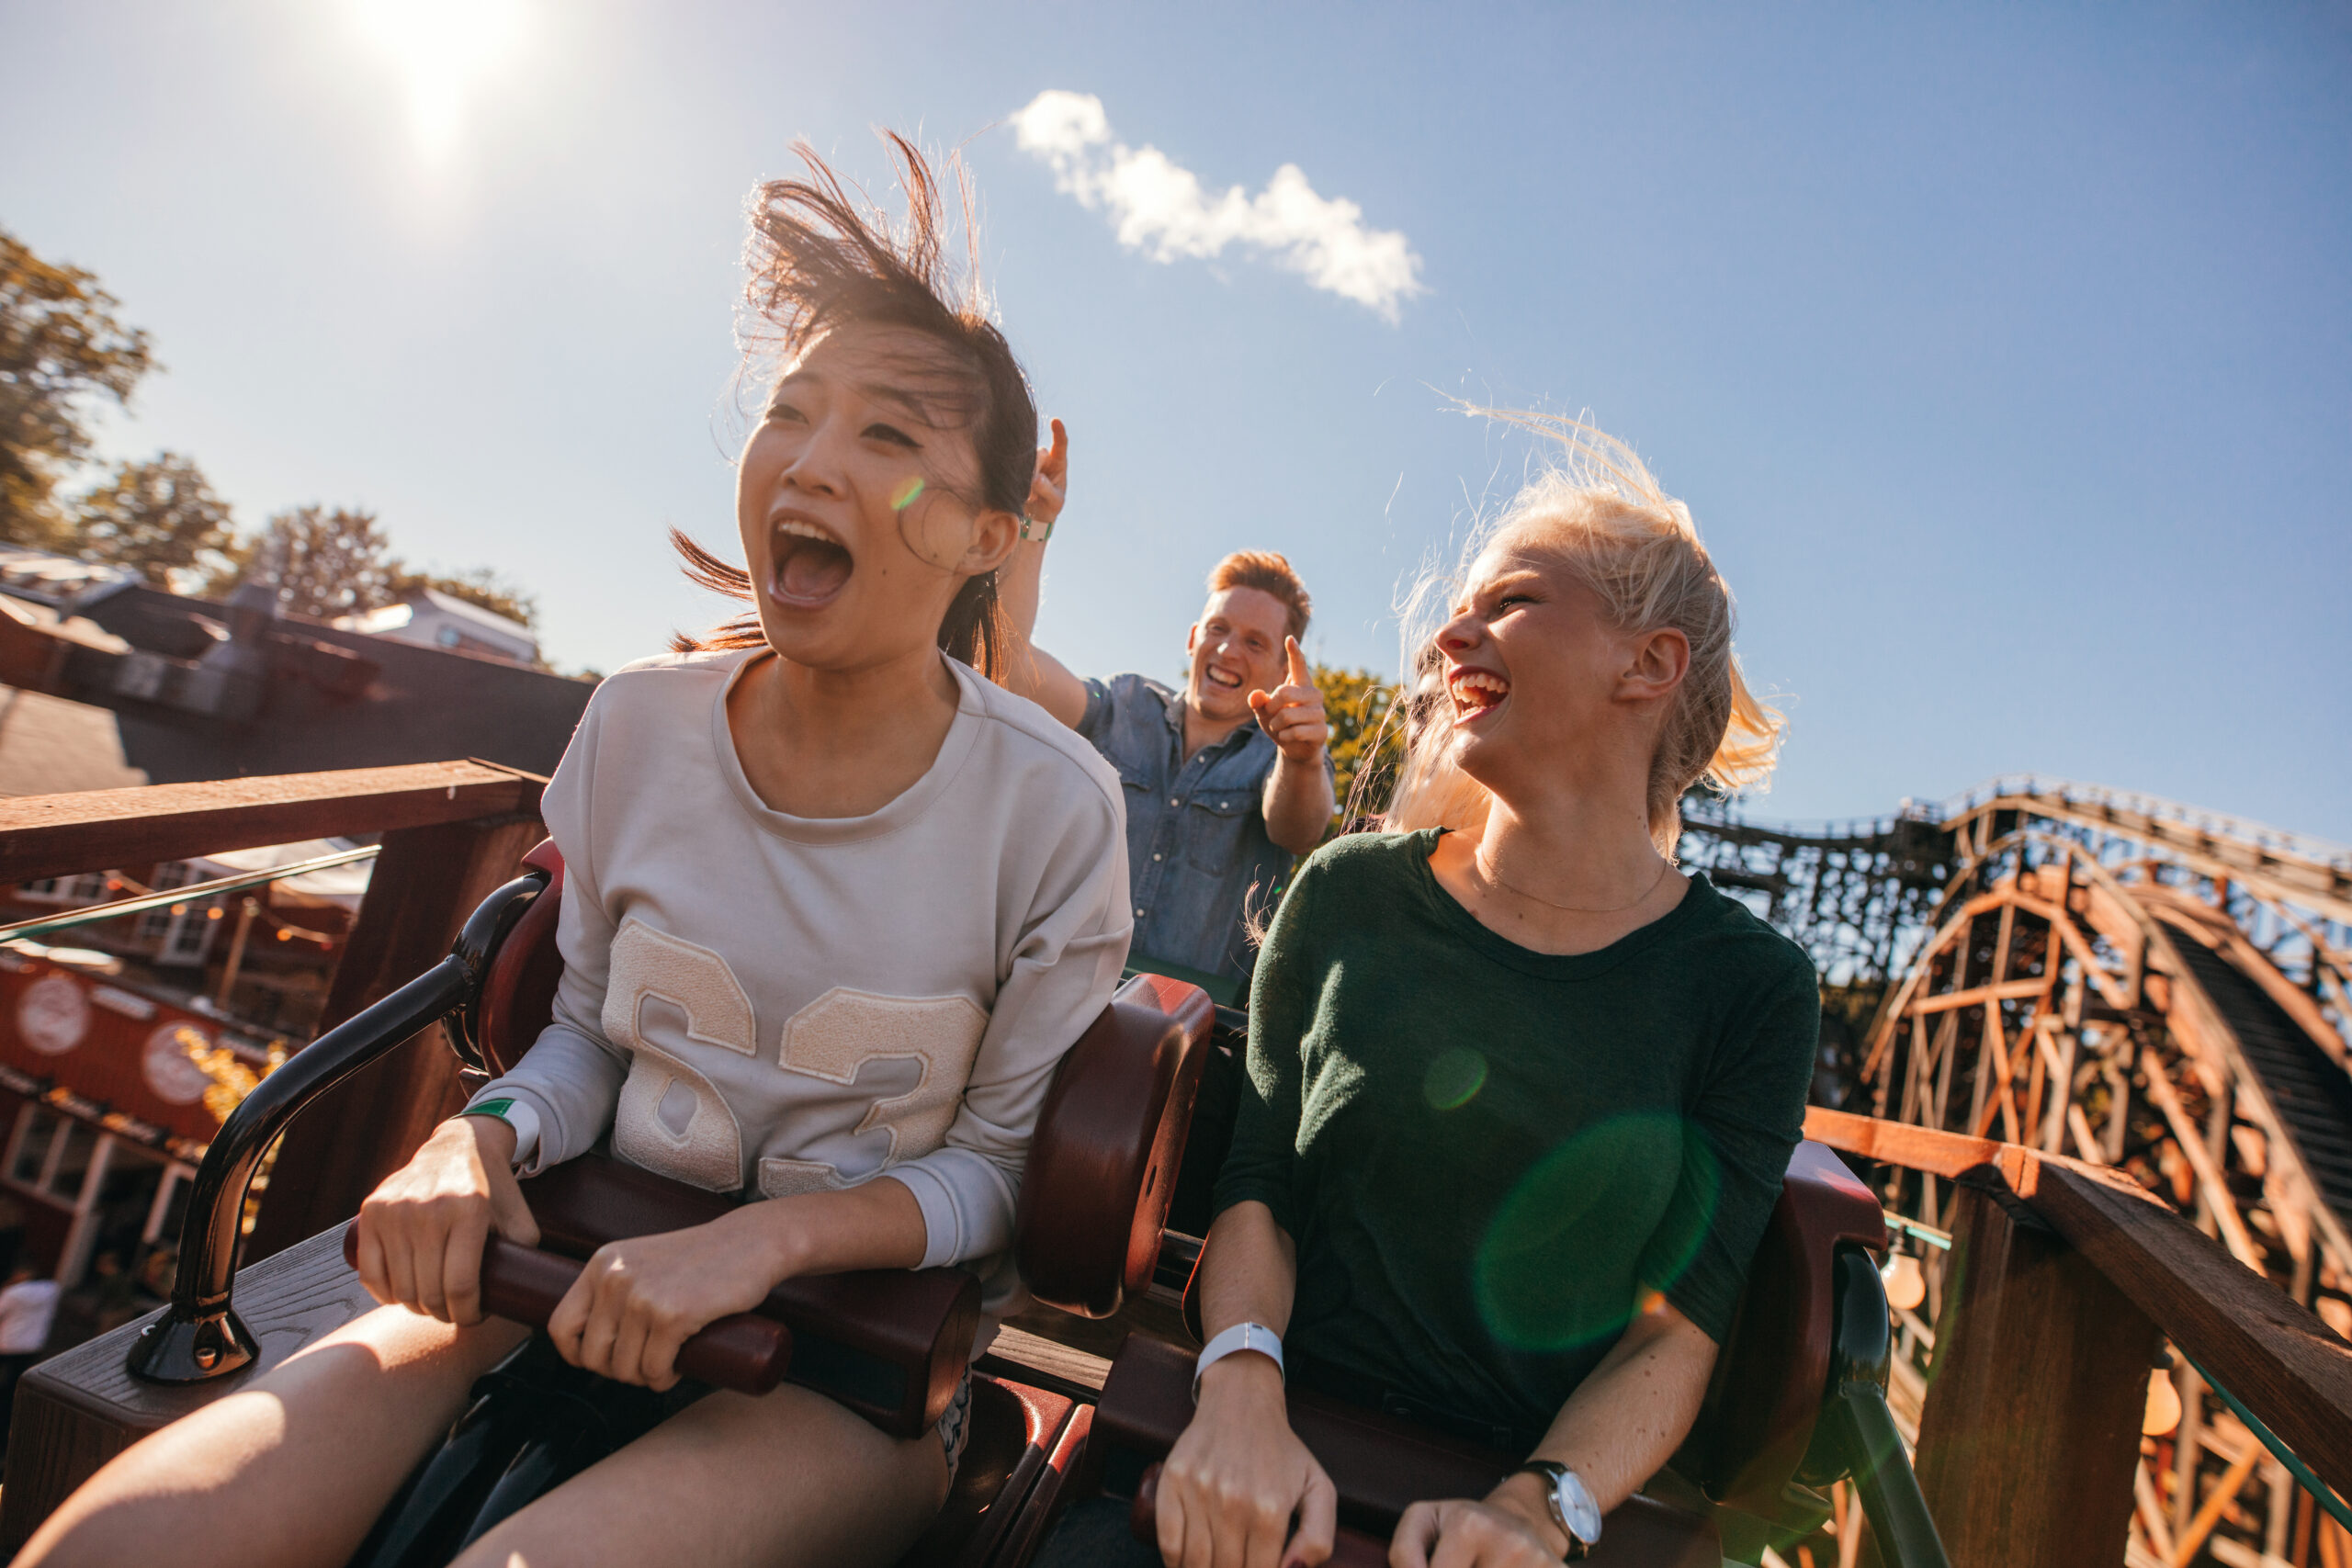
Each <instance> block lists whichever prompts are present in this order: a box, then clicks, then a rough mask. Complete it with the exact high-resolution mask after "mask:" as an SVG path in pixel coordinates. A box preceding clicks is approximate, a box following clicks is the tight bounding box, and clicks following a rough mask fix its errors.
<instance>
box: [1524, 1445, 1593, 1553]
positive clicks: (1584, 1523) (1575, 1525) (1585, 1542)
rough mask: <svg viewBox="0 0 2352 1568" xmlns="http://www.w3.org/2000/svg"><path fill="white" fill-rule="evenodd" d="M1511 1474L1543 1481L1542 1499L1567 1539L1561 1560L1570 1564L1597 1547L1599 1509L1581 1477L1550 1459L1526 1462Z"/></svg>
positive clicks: (1590, 1489) (1590, 1490)
mask: <svg viewBox="0 0 2352 1568" xmlns="http://www.w3.org/2000/svg"><path fill="white" fill-rule="evenodd" d="M1514 1473H1523V1474H1527V1475H1540V1476H1542V1477H1543V1478H1544V1501H1545V1502H1547V1503H1549V1504H1550V1505H1551V1506H1552V1522H1553V1523H1554V1524H1555V1525H1557V1526H1559V1527H1560V1533H1561V1534H1562V1535H1564V1536H1566V1537H1567V1538H1568V1550H1567V1552H1566V1555H1565V1557H1564V1558H1563V1561H1565V1562H1575V1561H1576V1560H1577V1558H1579V1557H1582V1556H1584V1555H1585V1554H1586V1553H1587V1552H1589V1551H1591V1550H1592V1549H1593V1548H1594V1547H1596V1546H1598V1545H1600V1505H1599V1504H1598V1503H1595V1502H1594V1501H1593V1500H1592V1488H1590V1487H1589V1486H1587V1485H1586V1484H1585V1483H1584V1477H1583V1476H1581V1475H1578V1474H1577V1472H1575V1471H1573V1470H1570V1469H1569V1468H1568V1467H1567V1466H1566V1465H1565V1464H1562V1463H1561V1462H1560V1461H1557V1460H1549V1459H1532V1460H1529V1461H1527V1462H1526V1463H1525V1464H1522V1465H1521V1466H1520V1467H1519V1470H1518V1471H1517V1472H1514Z"/></svg>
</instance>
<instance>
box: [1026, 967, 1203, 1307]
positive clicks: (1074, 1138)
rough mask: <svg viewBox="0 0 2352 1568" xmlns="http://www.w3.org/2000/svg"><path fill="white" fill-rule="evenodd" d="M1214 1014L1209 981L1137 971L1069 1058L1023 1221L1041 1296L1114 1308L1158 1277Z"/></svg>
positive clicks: (1031, 1274) (1036, 1157)
mask: <svg viewBox="0 0 2352 1568" xmlns="http://www.w3.org/2000/svg"><path fill="white" fill-rule="evenodd" d="M1215 1013H1216V1010H1215V1008H1214V1007H1213V1006H1212V1005H1211V1004H1210V1002H1209V998H1208V993H1207V992H1205V991H1204V990H1202V989H1201V988H1200V987H1198V986H1193V985H1187V984H1186V983H1185V982H1183V981H1182V980H1170V979H1168V978H1166V977H1164V976H1159V975H1138V976H1136V977H1135V978H1133V979H1131V980H1129V981H1128V982H1127V983H1126V984H1125V985H1124V986H1122V987H1119V990H1118V994H1117V995H1116V996H1114V997H1113V998H1111V1005H1110V1006H1109V1007H1107V1008H1105V1009H1103V1013H1102V1016H1101V1017H1099V1018H1097V1019H1096V1020H1095V1021H1094V1022H1093V1024H1092V1025H1091V1027H1090V1028H1088V1030H1087V1031H1086V1032H1085V1033H1084V1034H1083V1035H1080V1037H1079V1042H1078V1043H1077V1044H1076V1045H1074V1046H1072V1047H1071V1048H1070V1052H1069V1055H1067V1056H1065V1057H1063V1058H1062V1065H1061V1067H1060V1069H1059V1070H1058V1071H1057V1072H1056V1074H1055V1075H1054V1084H1053V1088H1052V1089H1049V1090H1047V1091H1046V1106H1045V1110H1044V1111H1043V1113H1042V1114H1040V1115H1039V1117H1038V1119H1037V1135H1036V1138H1035V1141H1034V1142H1032V1143H1031V1144H1030V1145H1029V1164H1028V1168H1027V1169H1026V1171H1024V1172H1023V1176H1022V1179H1021V1206H1020V1210H1019V1213H1018V1215H1017V1217H1016V1219H1015V1221H1014V1228H1013V1247H1014V1253H1015V1256H1016V1257H1017V1258H1019V1260H1020V1263H1021V1272H1022V1276H1023V1279H1025V1280H1027V1281H1028V1284H1029V1289H1030V1290H1031V1292H1034V1293H1035V1295H1036V1297H1037V1299H1038V1300H1040V1301H1042V1302H1046V1303H1050V1304H1052V1305H1054V1306H1057V1307H1060V1308H1061V1309H1062V1310H1063V1311H1065V1312H1073V1313H1077V1314H1080V1316H1083V1317H1108V1316H1110V1315H1111V1314H1113V1313H1114V1312H1116V1311H1118V1310H1119V1305H1120V1303H1122V1302H1123V1301H1124V1300H1125V1298H1126V1295H1127V1293H1128V1292H1132V1291H1139V1290H1142V1289H1143V1288H1144V1287H1145V1286H1146V1285H1147V1284H1148V1283H1149V1282H1150V1280H1151V1273H1152V1269H1153V1267H1154V1265H1155V1264H1157V1263H1158V1261H1159V1233H1160V1227H1161V1226H1162V1224H1165V1223H1166V1221H1167V1218H1168V1204H1169V1201H1170V1199H1172V1198H1174V1197H1175V1195H1176V1172H1177V1169H1178V1168H1179V1167H1180V1166H1181V1165H1182V1162H1183V1157H1184V1136H1185V1134H1186V1132H1187V1131H1188V1130H1189V1129H1190V1128H1191V1126H1192V1122H1193V1098H1194V1097H1195V1096H1196V1095H1197V1094H1198V1093H1199V1092H1200V1087H1201V1070H1202V1067H1203V1066H1204V1064H1205V1063H1206V1062H1207V1060H1208V1055H1209V1029H1210V1026H1211V1024H1212V1023H1214V1021H1215Z"/></svg>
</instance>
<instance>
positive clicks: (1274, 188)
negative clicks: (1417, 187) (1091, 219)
mask: <svg viewBox="0 0 2352 1568" xmlns="http://www.w3.org/2000/svg"><path fill="white" fill-rule="evenodd" d="M1012 128H1013V130H1014V133H1015V134H1016V135H1017V136H1018V137H1019V138H1020V141H1021V150H1022V151H1023V152H1029V153H1033V154H1035V156H1037V157H1040V158H1043V159H1044V160H1045V161H1046V163H1048V164H1052V165H1053V170H1054V184H1055V185H1056V186H1057V187H1058V188H1060V189H1061V190H1063V191H1065V192H1067V193H1068V194H1069V195H1071V196H1074V197H1078V199H1079V203H1080V205H1081V206H1084V207H1088V208H1102V209H1107V211H1108V213H1109V215H1110V219H1111V226H1112V228H1113V229H1114V230H1115V231H1117V233H1118V236H1119V243H1121V244H1123V245H1125V246H1126V247H1128V248H1129V249H1130V250H1137V251H1141V252H1143V253H1144V254H1147V255H1148V256H1150V257H1151V258H1152V260H1154V261H1160V262H1172V261H1174V260H1176V259H1177V258H1178V257H1180V256H1192V257H1196V258H1200V259H1207V258H1209V257H1213V256H1216V255H1218V254H1222V253H1223V252H1224V251H1225V249H1226V247H1227V246H1228V245H1234V244H1239V245H1244V246H1247V247H1250V249H1253V250H1257V251H1261V252H1263V253H1264V254H1266V255H1268V256H1269V257H1270V258H1272V261H1273V262H1274V263H1275V265H1279V266H1283V267H1287V268H1289V269H1290V270H1291V271H1293V272H1296V273H1301V274H1304V275H1305V276H1306V281H1307V282H1308V283H1310V284H1312V285H1313V286H1314V287H1316V288H1320V289H1323V290H1324V291H1326V292H1327V293H1331V294H1337V295H1339V296H1340V298H1341V299H1352V300H1354V301H1355V302H1356V303H1357V304H1359V305H1363V306H1364V307H1366V308H1368V309H1370V310H1374V311H1376V312H1378V314H1379V315H1380V316H1381V318H1382V319H1383V320H1385V321H1388V322H1390V323H1391V324H1394V323H1395V322H1396V321H1397V306H1398V305H1399V304H1400V303H1401V302H1402V301H1404V300H1406V299H1411V298H1412V297H1413V296H1414V295H1416V294H1419V293H1420V292H1421V291H1422V289H1421V281H1420V270H1421V258H1420V257H1419V256H1417V255H1415V254H1413V249H1412V246H1411V244H1410V243H1408V241H1407V240H1406V238H1405V236H1404V235H1403V234H1402V233H1400V232H1399V231H1397V230H1394V229H1369V228H1366V227H1365V226H1364V221H1363V208H1361V207H1358V206H1357V205H1356V204H1355V203H1354V202H1352V201H1350V200H1348V199H1347V198H1346V197H1323V196H1318V195H1317V194H1316V191H1315V187H1314V186H1311V185H1309V184H1308V183H1307V179H1306V173H1305V172H1304V171H1303V170H1301V169H1300V168H1299V166H1298V165H1297V164H1283V166H1282V167H1281V168H1279V169H1276V170H1275V171H1274V177H1273V178H1272V179H1271V180H1268V181H1267V182H1266V188H1265V189H1263V190H1261V191H1260V192H1259V193H1258V194H1257V195H1255V196H1250V195H1249V194H1248V193H1246V192H1245V191H1243V190H1242V188H1241V187H1240V186H1228V187H1227V189H1226V190H1224V191H1222V192H1220V193H1217V194H1216V195H1212V194H1210V193H1209V192H1208V191H1207V190H1206V189H1204V187H1203V186H1202V185H1201V180H1200V176H1199V175H1195V174H1193V171H1192V170H1190V169H1187V168H1185V167H1184V166H1183V165H1182V164H1178V163H1176V162H1175V161H1174V160H1173V159H1171V158H1170V157H1169V156H1168V154H1166V153H1165V152H1161V151H1159V149H1158V148H1157V147H1129V146H1128V145H1126V143H1125V142H1123V141H1114V140H1113V139H1112V136H1111V122H1110V119H1109V118H1107V117H1106V116H1105V115H1104V114H1103V100H1102V99H1100V98H1098V97H1096V96H1094V95H1092V94H1091V93H1066V92H1062V91H1059V90H1057V89H1055V90H1048V91H1046V92H1043V93H1040V94H1038V95H1037V96H1035V98H1033V99H1031V100H1030V101H1029V104H1028V107H1025V108H1023V109H1022V110H1020V111H1019V112H1018V113H1016V114H1015V115H1013V117H1012Z"/></svg>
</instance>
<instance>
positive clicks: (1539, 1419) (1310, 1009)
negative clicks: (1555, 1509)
mask: <svg viewBox="0 0 2352 1568" xmlns="http://www.w3.org/2000/svg"><path fill="white" fill-rule="evenodd" d="M1437 840H1438V832H1437V830H1436V829H1430V830H1429V831H1425V832H1419V833H1405V834H1373V833H1366V834H1358V835H1355V836H1352V837H1349V838H1345V839H1341V840H1338V841H1337V842H1335V843H1332V844H1329V845H1327V846H1325V847H1324V848H1323V849H1322V850H1320V851H1318V852H1317V853H1316V854H1315V856H1314V858H1312V859H1311V860H1309V861H1308V862H1307V863H1306V865H1305V866H1304V867H1303V868H1302V869H1301V870H1300V871H1299V873H1298V874H1297V877H1296V880H1295V881H1294V882H1293V884H1292V886H1291V889H1290V894H1289V897H1287V898H1285V899H1284V900H1283V906H1282V908H1281V910H1280V912H1279V913H1278V914H1277V915H1276V916H1275V918H1274V921H1273V926H1272V931H1269V933H1268V935H1267V939H1266V945H1265V949H1264V951H1263V952H1262V953H1261V954H1260V955H1259V959H1258V971H1257V980H1256V984H1255V985H1254V986H1253V987H1252V988H1251V991H1250V1074H1249V1083H1248V1084H1247V1085H1246V1086H1245V1088H1244V1090H1243V1093H1242V1099H1241V1106H1240V1111H1239V1115H1238V1121H1237V1123H1236V1126H1235V1129H1234V1137H1233V1149H1232V1153H1231V1155H1230V1156H1228V1157H1227V1160H1226V1164H1225V1168H1224V1171H1223V1172H1222V1174H1221V1175H1220V1177H1219V1179H1218V1181H1217V1188H1216V1208H1217V1209H1218V1210H1219V1211H1220V1212H1222V1211H1223V1210H1225V1209H1227V1208H1228V1207H1230V1206H1231V1205H1233V1204H1235V1203H1238V1202H1243V1201H1249V1200H1251V1199H1254V1200H1256V1201H1260V1202H1262V1203H1264V1204H1266V1205H1267V1206H1268V1207H1270V1208H1271V1209H1272V1210H1273V1213H1274V1217H1275V1219H1276V1220H1277V1221H1279V1222H1280V1223H1281V1224H1282V1226H1283V1229H1284V1230H1286V1231H1287V1232H1289V1233H1290V1235H1291V1236H1292V1237H1293V1238H1294V1240H1295V1242H1296V1243H1297V1247H1298V1295H1297V1301H1296V1304H1295V1308H1294V1309H1293V1312H1292V1315H1291V1320H1290V1327H1289V1330H1288V1332H1287V1333H1286V1335H1285V1336H1284V1338H1285V1343H1286V1344H1287V1345H1288V1346H1289V1347H1290V1348H1292V1349H1293V1350H1294V1351H1301V1352H1305V1353H1306V1354H1307V1355H1310V1356H1313V1357H1316V1358H1317V1359H1321V1360H1323V1361H1325V1362H1327V1363H1329V1364H1331V1365H1333V1366H1336V1367H1339V1368H1340V1369H1342V1370H1343V1371H1349V1372H1353V1373H1356V1374H1358V1375H1361V1376H1364V1377H1369V1378H1376V1379H1379V1380H1381V1381H1382V1382H1385V1383H1387V1384H1389V1385H1391V1386H1393V1387H1396V1388H1397V1389H1399V1390H1401V1391H1403V1392H1405V1393H1410V1394H1412V1395H1413V1396H1415V1397H1417V1398H1419V1399H1422V1400H1426V1401H1427V1402H1429V1403H1430V1404H1433V1405H1436V1406H1438V1407H1440V1408H1442V1409H1445V1410H1450V1411H1453V1412H1456V1413H1458V1414H1461V1415H1464V1416H1475V1417H1477V1418H1479V1419H1484V1420H1489V1421H1494V1422H1497V1423H1501V1424H1508V1425H1510V1426H1512V1427H1522V1428H1532V1429H1538V1430H1540V1429H1541V1428H1542V1427H1544V1426H1546V1425H1547V1424H1549V1422H1550V1421H1551V1419H1552V1416H1554V1415H1555V1413H1556V1412H1557V1411H1558V1409H1559V1407H1560V1405H1561V1404H1563V1403H1564V1402H1565V1401H1566V1399H1567V1396H1568V1394H1569V1393H1570V1392H1571V1391H1572V1390H1573V1389H1575V1387H1576V1386H1577V1383H1578V1382H1582V1381H1583V1379H1584V1378H1585V1376H1586V1375H1587V1374H1588V1373H1589V1372H1590V1371H1592V1369H1593V1368H1594V1367H1595V1366H1596V1365H1598V1364H1599V1362H1600V1359H1601V1358H1602V1357H1603V1356H1604V1355H1606V1354H1607V1353H1608V1351H1609V1348H1610V1347H1611V1345H1613V1344H1614V1343H1615V1342H1616V1340H1617V1337H1618V1336H1619V1335H1620V1334H1621V1333H1622V1332H1623V1329H1624V1326H1625V1325H1626V1323H1627V1321H1628V1320H1629V1318H1630V1317H1631V1315H1632V1313H1633V1308H1634V1302H1635V1299H1636V1296H1637V1294H1638V1292H1639V1289H1640V1288H1641V1287H1644V1286H1646V1287H1650V1288H1653V1289H1656V1290H1659V1291H1662V1292H1665V1293H1666V1296H1667V1299H1668V1301H1670V1302H1672V1303H1674V1305H1675V1306H1676V1307H1678V1308H1679V1309H1680V1311H1681V1312H1682V1313H1683V1314H1685V1315H1687V1316H1688V1317H1690V1318H1691V1321H1692V1322H1693V1323H1696V1324H1697V1325H1699V1326H1700V1327H1701V1328H1702V1329H1704V1330H1705V1331H1706V1332H1707V1333H1708V1334H1709V1335H1711V1336H1713V1337H1714V1338H1715V1340H1716V1341H1717V1342H1718V1343H1720V1342H1721V1341H1722V1339H1723V1337H1724V1335H1725V1334H1726V1333H1727V1332H1728V1331H1729V1329H1730V1326H1731V1316H1732V1308H1733V1305H1734V1303H1736V1300H1737V1298H1738V1295H1739V1289H1740V1284H1741V1281H1742V1280H1744V1279H1745V1278H1746V1275H1747V1264H1748V1259H1749V1258H1751V1257H1752V1256H1753V1255H1754V1253H1755V1251H1756V1244H1757V1242H1758V1239H1759V1238H1760V1237H1761V1236H1762V1235H1763V1234H1764V1224H1765V1221H1766V1220H1767V1219H1768V1218H1769V1217H1770V1213H1771V1211H1772V1204H1773V1202H1774V1201H1775V1200H1776V1199H1777V1198H1778V1197H1779V1194H1780V1190H1781V1175H1782V1173H1783V1172H1784V1171H1786V1169H1787V1168H1788V1161H1789V1155H1790V1151H1791V1150H1792V1148H1793V1147H1794V1146H1795V1145H1796V1142H1797V1139H1798V1137H1799V1136H1800V1135H1801V1132H1802V1129H1803V1125H1804V1105H1805V1091H1806V1088H1807V1085H1808V1083H1809V1082H1810V1079H1811V1076H1812V1064H1813V1054H1814V1049H1815V1043H1816V1042H1817V1039H1818V1036H1819V1028H1820V1022H1819V1015H1820V1005H1821V1003H1820V993H1819V990H1818V988H1817V986H1816V983H1815V977H1814V972H1813V965H1812V964H1811V963H1810V962H1809V961H1808V960H1807V959H1806V957H1805V955H1804V951H1803V950H1802V949H1800V948H1799V947H1797V946H1796V944H1795V943H1793V942H1790V941H1789V940H1788V939H1787V938H1785V937H1782V936H1781V935H1780V934H1779V933H1778V932H1776V931H1773V930H1772V929H1771V928H1770V926H1767V925H1766V924H1765V923H1764V922H1763V921H1761V920H1759V919H1757V918H1756V917H1755V916H1754V915H1752V914H1750V913H1749V912H1748V911H1747V909H1746V908H1743V907H1742V906H1740V905H1739V904H1737V903H1736V902H1735V901H1733V900H1732V899H1729V898H1726V897H1724V896H1723V895H1722V894H1720V893H1718V892H1716V891H1715V889H1714V888H1713V886H1711V885H1709V883H1708V882H1707V880H1706V878H1705V877H1703V876H1695V877H1693V878H1692V879H1691V886H1690V890H1689V891H1688V892H1687V893H1686V894H1684V896H1683V898H1682V901H1681V903H1679V905H1677V906H1676V907H1675V908H1674V909H1673V910H1672V911H1671V912H1669V913H1668V914H1667V915H1665V916H1664V917H1662V918H1660V919H1657V920H1655V921H1653V922H1651V923H1650V924H1649V925H1646V926H1644V927H1643V928H1642V929H1641V930H1639V931H1634V933H1633V934H1632V935H1630V936H1627V937H1625V938H1624V939H1623V941H1620V942H1614V943H1612V944H1611V945H1610V946H1608V947H1605V948H1603V949H1601V950H1600V951H1599V952H1597V953H1577V954H1575V955H1573V956H1567V957H1561V956H1555V955H1552V954H1546V953H1534V952H1531V951H1530V950H1528V949H1526V948H1523V947H1521V946H1519V945H1518V944H1517V943H1515V942H1510V941H1508V940H1506V939H1505V938H1503V937H1500V936H1498V935H1496V934H1495V933H1494V932H1493V931H1488V930H1487V928H1486V927H1484V926H1482V925H1480V924H1479V923H1478V922H1477V920H1476V919H1475V918H1473V917H1472V916H1471V914H1470V912H1469V911H1468V910H1466V909H1464V908H1463V907H1462V906H1461V905H1460V904H1458V903H1456V902H1455V901H1454V899H1453V897H1452V896H1451V895H1450V894H1448V893H1447V892H1446V891H1445V890H1444V888H1443V887H1442V886H1439V884H1438V881H1437V878H1436V876H1435V875H1434V874H1432V873H1431V872H1430V865H1429V857H1430V852H1431V851H1432V850H1433V849H1434V848H1435V847H1436V844H1437Z"/></svg>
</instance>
